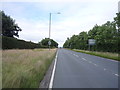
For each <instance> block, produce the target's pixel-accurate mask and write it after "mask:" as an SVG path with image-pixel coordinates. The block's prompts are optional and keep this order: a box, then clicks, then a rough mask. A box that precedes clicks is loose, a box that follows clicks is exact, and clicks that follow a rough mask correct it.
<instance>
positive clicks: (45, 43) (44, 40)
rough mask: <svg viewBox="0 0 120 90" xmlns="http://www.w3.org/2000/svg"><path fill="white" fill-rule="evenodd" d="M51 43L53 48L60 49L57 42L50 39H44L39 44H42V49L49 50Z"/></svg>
mask: <svg viewBox="0 0 120 90" xmlns="http://www.w3.org/2000/svg"><path fill="white" fill-rule="evenodd" d="M49 41H51V45H50V47H51V48H54V47H58V43H57V42H55V41H54V40H53V39H49V38H45V39H42V40H41V42H39V44H41V45H42V47H46V48H48V47H49V45H48V42H49Z"/></svg>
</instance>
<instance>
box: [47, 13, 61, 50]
mask: <svg viewBox="0 0 120 90" xmlns="http://www.w3.org/2000/svg"><path fill="white" fill-rule="evenodd" d="M52 14H60V12H58V13H49V42H48V45H49V50H50V45H51V41H50V36H51V16H52Z"/></svg>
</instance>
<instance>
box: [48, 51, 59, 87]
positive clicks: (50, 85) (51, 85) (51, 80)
mask: <svg viewBox="0 0 120 90" xmlns="http://www.w3.org/2000/svg"><path fill="white" fill-rule="evenodd" d="M57 55H58V51H57V53H56V57H55V62H54V67H53V71H52V75H51V79H50V83H49V89H51V88H52V87H53V80H54V75H55V69H56V63H57Z"/></svg>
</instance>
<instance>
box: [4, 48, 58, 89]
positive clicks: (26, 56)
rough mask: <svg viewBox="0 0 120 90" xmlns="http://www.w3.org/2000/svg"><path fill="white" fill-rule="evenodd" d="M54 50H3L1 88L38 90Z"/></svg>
mask: <svg viewBox="0 0 120 90" xmlns="http://www.w3.org/2000/svg"><path fill="white" fill-rule="evenodd" d="M55 52H56V49H52V50H51V51H49V50H48V49H33V50H4V51H3V52H2V53H3V58H2V65H3V67H2V68H3V71H2V73H3V78H2V81H3V88H38V86H39V83H40V81H41V80H42V78H43V76H44V74H45V72H46V70H47V69H48V67H49V65H50V63H51V61H52V60H53V59H54V56H55Z"/></svg>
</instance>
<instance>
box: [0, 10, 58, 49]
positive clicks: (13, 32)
mask: <svg viewBox="0 0 120 90" xmlns="http://www.w3.org/2000/svg"><path fill="white" fill-rule="evenodd" d="M0 16H2V30H1V31H2V33H1V35H0V39H2V49H16V48H17V49H33V48H48V47H49V46H48V41H51V45H50V46H51V48H55V47H58V43H57V42H56V41H54V40H53V39H49V38H45V39H42V40H41V41H40V42H38V43H33V42H31V41H25V40H20V39H17V38H16V37H19V34H18V32H19V31H22V29H21V28H20V27H19V26H18V24H16V23H15V20H14V19H13V18H11V17H10V16H8V15H6V14H5V13H4V11H0Z"/></svg>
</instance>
